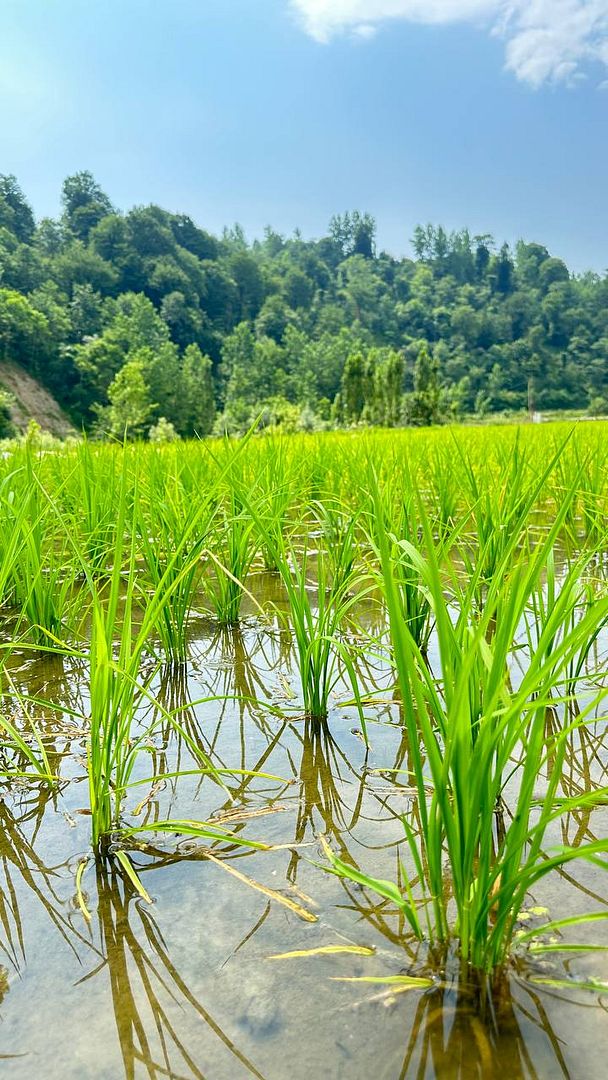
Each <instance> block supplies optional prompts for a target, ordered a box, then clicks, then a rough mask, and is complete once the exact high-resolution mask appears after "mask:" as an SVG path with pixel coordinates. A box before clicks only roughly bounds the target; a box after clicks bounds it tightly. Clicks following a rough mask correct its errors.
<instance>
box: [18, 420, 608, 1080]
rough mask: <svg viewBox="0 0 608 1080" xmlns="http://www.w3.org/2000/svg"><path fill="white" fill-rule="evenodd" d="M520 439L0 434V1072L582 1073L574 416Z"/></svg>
mask: <svg viewBox="0 0 608 1080" xmlns="http://www.w3.org/2000/svg"><path fill="white" fill-rule="evenodd" d="M548 437H549V436H548V435H547V434H546V433H545V432H543V433H542V437H541V436H540V435H539V434H538V433H537V432H533V431H530V432H528V433H526V435H525V438H524V437H522V438H521V440H520V436H519V435H517V434H515V433H513V432H512V431H501V432H500V433H499V432H492V431H484V432H467V433H466V434H464V435H463V434H460V435H458V438H457V437H456V436H455V435H453V434H452V433H449V432H442V433H437V432H435V433H432V434H431V433H399V434H397V433H390V434H388V433H375V434H374V435H373V436H372V435H369V436H367V435H364V434H361V435H353V436H352V437H351V436H350V435H349V436H338V435H336V436H334V435H331V436H330V435H327V436H320V437H312V436H311V437H302V438H301V439H299V438H295V437H294V438H293V439H285V440H281V439H266V438H262V439H260V440H258V441H256V440H254V439H252V440H251V441H249V442H247V440H244V441H243V442H240V443H238V442H234V443H231V442H230V441H229V440H227V441H226V442H225V443H214V444H213V445H212V446H211V448H209V449H208V450H207V449H206V448H204V447H203V448H201V447H200V446H199V445H196V444H184V445H183V446H177V447H176V446H171V447H158V448H156V447H146V446H134V447H125V448H123V447H108V446H92V445H88V444H83V445H81V446H77V447H74V448H71V449H66V450H65V451H62V452H58V453H53V454H45V453H44V452H38V451H37V449H36V448H35V447H31V446H29V445H26V446H24V447H21V448H18V449H17V450H15V452H14V453H13V454H12V455H11V456H9V457H8V458H7V459H6V460H3V462H2V463H0V464H1V468H0V473H1V475H0V522H1V523H2V528H1V529H0V613H1V617H2V623H1V638H0V679H1V686H2V708H1V711H0V1074H1V1076H2V1077H5V1076H6V1077H7V1078H8V1080H29V1078H38V1077H42V1078H44V1080H59V1078H61V1080H72V1078H74V1080H75V1078H78V1080H81V1078H88V1077H90V1078H92V1080H97V1078H101V1080H123V1078H126V1080H131V1078H133V1080H139V1078H152V1080H160V1078H161V1077H169V1078H172V1080H190V1078H199V1077H205V1078H206V1080H233V1078H240V1077H249V1076H253V1077H258V1078H260V1077H261V1078H264V1080H288V1078H290V1080H291V1078H293V1080H304V1078H308V1077H311V1076H312V1077H319V1078H329V1080H331V1078H342V1077H349V1078H352V1080H364V1078H365V1080H367V1078H368V1077H370V1076H373V1077H375V1078H378V1080H400V1078H410V1077H416V1078H419V1077H420V1078H422V1077H425V1078H426V1077H429V1078H430V1077H433V1078H438V1080H442V1078H448V1080H449V1078H452V1077H454V1078H458V1080H469V1078H471V1080H472V1078H478V1077H479V1078H493V1077H500V1080H506V1078H509V1080H511V1078H514V1080H516V1078H518V1077H522V1078H526V1080H527V1078H530V1080H531V1078H539V1080H553V1078H554V1077H568V1078H573V1080H578V1078H581V1080H583V1078H584V1080H595V1078H598V1080H599V1078H600V1077H603V1076H604V1075H605V1072H606V1069H605V1062H606V1060H607V1055H608V1025H607V1023H606V1009H607V1008H608V917H607V916H608V887H607V879H606V869H607V863H606V856H607V853H608V839H607V837H608V830H607V826H608V746H607V744H606V740H607V725H606V713H607V711H608V709H607V699H608V684H607V681H606V670H607V661H608V590H607V589H606V577H607V575H606V570H607V565H606V551H607V550H608V539H607V538H608V483H606V481H605V478H608V450H607V449H606V446H608V443H606V441H605V439H604V441H603V442H602V436H601V431H600V429H599V428H594V430H593V432H592V433H591V434H590V433H589V431H586V432H582V433H577V434H576V436H570V435H569V434H568V433H565V434H564V432H563V430H561V429H559V430H557V429H556V431H555V433H554V435H553V436H552V439H553V442H552V448H551V453H553V458H551V454H549V453H548V449H547V443H546V440H547V438H548ZM459 440H460V441H459ZM598 440H599V441H598ZM602 447H603V449H602ZM602 454H603V458H602V461H603V462H604V467H603V471H602V470H599V469H597V468H595V469H594V470H593V471H592V472H589V474H587V473H586V472H585V467H586V463H588V461H589V460H591V458H593V460H595V459H596V458H597V456H598V455H602ZM2 470H3V471H2ZM589 477H591V479H592V481H593V482H592V483H591V480H589Z"/></svg>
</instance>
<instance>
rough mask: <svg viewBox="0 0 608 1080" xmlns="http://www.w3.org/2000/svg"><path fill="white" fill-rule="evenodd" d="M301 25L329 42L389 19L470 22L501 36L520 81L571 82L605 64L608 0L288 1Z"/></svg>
mask: <svg viewBox="0 0 608 1080" xmlns="http://www.w3.org/2000/svg"><path fill="white" fill-rule="evenodd" d="M290 4H291V7H292V8H293V9H294V10H295V11H296V12H297V14H298V16H299V18H300V20H301V22H302V24H303V26H304V29H305V30H306V31H307V33H309V34H310V35H311V36H312V37H314V38H316V40H317V41H320V42H322V43H327V42H329V41H330V40H331V38H332V37H335V36H336V35H338V34H341V33H351V34H355V35H357V36H358V37H362V38H365V37H371V36H372V34H373V31H374V30H375V29H376V28H377V27H378V26H379V24H381V23H383V22H385V21H387V20H390V19H403V20H408V21H410V22H418V23H427V24H428V23H450V22H454V23H455V22H460V23H462V22H468V23H473V24H475V25H478V26H481V27H484V26H485V27H487V28H489V29H490V30H491V31H492V32H493V33H495V34H498V35H500V36H501V37H503V38H504V40H505V51H506V66H507V68H508V70H509V71H512V72H513V73H514V74H515V75H516V76H517V78H518V79H521V80H522V81H524V82H527V83H530V84H531V85H532V86H540V85H541V84H542V83H544V82H566V83H573V82H575V81H577V80H578V79H580V78H582V77H584V72H585V69H586V68H587V66H588V65H589V64H590V63H593V62H599V63H601V64H603V65H604V66H606V67H608V0H290Z"/></svg>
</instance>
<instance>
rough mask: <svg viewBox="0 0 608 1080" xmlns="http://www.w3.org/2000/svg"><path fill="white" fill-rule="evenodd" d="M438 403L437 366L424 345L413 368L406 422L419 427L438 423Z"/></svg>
mask: <svg viewBox="0 0 608 1080" xmlns="http://www.w3.org/2000/svg"><path fill="white" fill-rule="evenodd" d="M440 401H441V387H440V384H439V365H438V364H437V361H436V359H435V358H434V357H433V356H432V355H431V353H430V352H429V349H428V346H427V345H426V344H425V345H423V346H422V348H421V349H420V352H419V353H418V358H417V360H416V365H415V367H414V390H413V393H412V394H410V396H409V400H408V402H407V419H408V422H409V423H410V424H415V425H419V426H422V425H425V426H426V425H429V424H437V423H439V421H440V420H441V410H440Z"/></svg>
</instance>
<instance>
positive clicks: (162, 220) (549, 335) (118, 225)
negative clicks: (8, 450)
mask: <svg viewBox="0 0 608 1080" xmlns="http://www.w3.org/2000/svg"><path fill="white" fill-rule="evenodd" d="M409 231H410V228H408V225H407V223H406V222H404V225H403V232H402V234H401V235H396V236H395V246H396V247H397V248H401V247H402V246H403V244H404V243H405V241H406V239H407V233H408V232H409ZM411 233H412V235H411V245H412V247H411V250H412V254H411V256H410V257H403V258H394V257H393V256H392V255H391V254H390V253H389V252H386V251H379V250H378V249H377V247H376V224H375V221H374V219H373V217H371V216H370V215H369V214H365V213H360V212H358V211H353V212H350V213H346V214H342V215H337V216H335V217H334V218H332V220H331V221H330V222H329V225H328V229H327V233H326V235H325V236H321V237H319V238H317V239H305V238H304V237H303V236H302V235H301V234H300V233H299V232H296V233H294V235H293V236H290V237H286V236H282V235H280V234H279V233H277V232H274V231H273V230H272V229H271V228H267V229H266V230H265V231H264V236H263V238H260V239H257V240H253V242H249V241H248V240H247V238H246V237H245V236H244V234H243V230H242V229H241V228H240V227H239V226H234V227H233V228H231V229H225V230H224V231H223V232H222V234H221V235H220V236H214V235H212V234H211V233H209V232H207V231H206V230H205V229H204V228H200V227H199V226H198V225H197V224H195V222H193V221H192V220H191V219H190V218H189V217H188V216H187V215H185V214H179V213H171V212H169V211H167V210H165V209H163V208H162V207H159V206H137V207H135V208H133V209H131V210H129V211H127V212H126V213H123V212H122V211H121V210H119V209H117V208H115V207H114V206H113V205H112V202H111V200H110V198H109V196H108V195H107V194H106V193H105V192H104V191H103V190H102V189H101V188H100V186H99V184H97V182H96V181H95V178H94V177H93V176H92V175H91V174H90V173H88V172H80V173H76V174H75V175H74V176H70V177H68V178H67V179H66V180H65V182H64V184H63V188H62V213H61V216H60V217H59V218H58V219H57V220H51V219H49V218H43V219H42V220H40V221H36V219H35V216H34V213H33V210H32V208H31V207H30V206H29V204H28V202H27V200H26V198H25V196H24V194H23V192H22V191H21V189H20V187H19V185H18V182H17V180H16V179H15V177H13V176H3V175H0V359H4V360H9V361H11V363H12V364H17V365H19V366H20V367H22V368H23V369H24V370H25V372H27V374H29V375H30V376H32V378H33V379H34V380H38V382H39V383H41V384H43V385H44V386H45V387H46V388H47V390H48V391H49V393H50V394H51V395H52V396H53V398H54V399H55V402H56V403H58V404H59V406H60V407H61V409H63V410H64V411H65V416H69V417H70V419H71V422H72V423H73V424H74V425H75V426H76V428H77V429H78V430H80V429H81V427H84V428H86V429H88V430H90V431H94V432H96V433H99V434H109V435H111V436H114V437H117V438H122V436H123V434H124V432H125V429H127V430H128V432H129V434H130V435H131V436H137V437H144V438H145V437H146V436H147V434H148V433H149V432H150V429H151V428H156V426H157V425H158V424H159V423H160V421H161V420H162V421H163V424H164V425H166V424H167V423H170V424H171V425H172V427H173V428H174V430H175V432H176V433H177V434H178V435H181V436H186V437H192V436H204V435H206V434H208V433H209V432H211V431H213V430H215V431H218V432H221V431H228V432H238V431H243V430H246V429H247V428H248V427H249V426H250V425H251V424H252V423H253V422H255V421H256V420H260V422H261V423H266V424H280V425H281V426H282V427H283V428H295V429H298V428H305V429H315V428H319V427H327V426H330V425H331V426H350V425H353V424H357V423H362V424H378V425H384V426H395V425H399V424H403V423H409V424H428V423H434V422H436V421H441V420H443V419H446V418H451V417H458V416H470V415H472V414H474V415H475V416H477V417H482V416H487V415H493V414H494V415H495V414H497V413H502V412H512V411H517V410H529V411H530V412H535V411H539V412H542V413H546V412H548V411H557V410H572V409H574V410H577V411H579V412H589V413H591V414H593V415H599V414H605V413H606V412H607V411H608V275H606V274H595V273H588V274H573V273H571V272H570V270H569V268H568V267H567V266H566V264H565V263H564V262H563V261H562V260H561V259H559V258H556V257H555V255H554V254H552V253H551V252H550V251H548V249H547V248H546V247H544V246H543V245H542V244H539V243H535V242H532V243H531V242H524V241H523V240H522V241H519V242H518V243H517V244H516V245H515V247H514V248H511V247H509V245H507V244H501V243H500V242H496V241H495V240H494V238H493V237H491V236H489V235H472V234H471V233H470V232H469V231H468V230H467V229H461V230H460V231H456V232H448V231H446V230H445V229H444V228H442V227H441V226H440V225H437V226H433V225H427V226H424V227H422V226H417V227H416V228H414V229H413V230H411ZM16 392H17V396H18V397H20V400H22V401H23V400H24V397H23V387H22V386H21V388H19V387H18V388H17V391H16ZM26 397H27V393H26ZM33 405H34V409H36V408H38V407H40V408H41V410H42V413H43V414H46V415H48V417H49V419H50V422H51V423H52V424H53V425H59V427H62V426H63V424H67V423H68V421H67V420H65V416H63V414H62V413H61V409H60V410H57V409H56V407H52V408H51V409H49V410H48V411H47V410H46V409H45V407H44V406H43V405H42V404H41V402H40V401H39V399H38V398H37V397H36V402H33ZM27 412H28V406H27V404H24V408H23V412H22V415H25V414H27ZM62 416H63V419H60V417H62ZM18 422H22V421H19V420H18Z"/></svg>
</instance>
